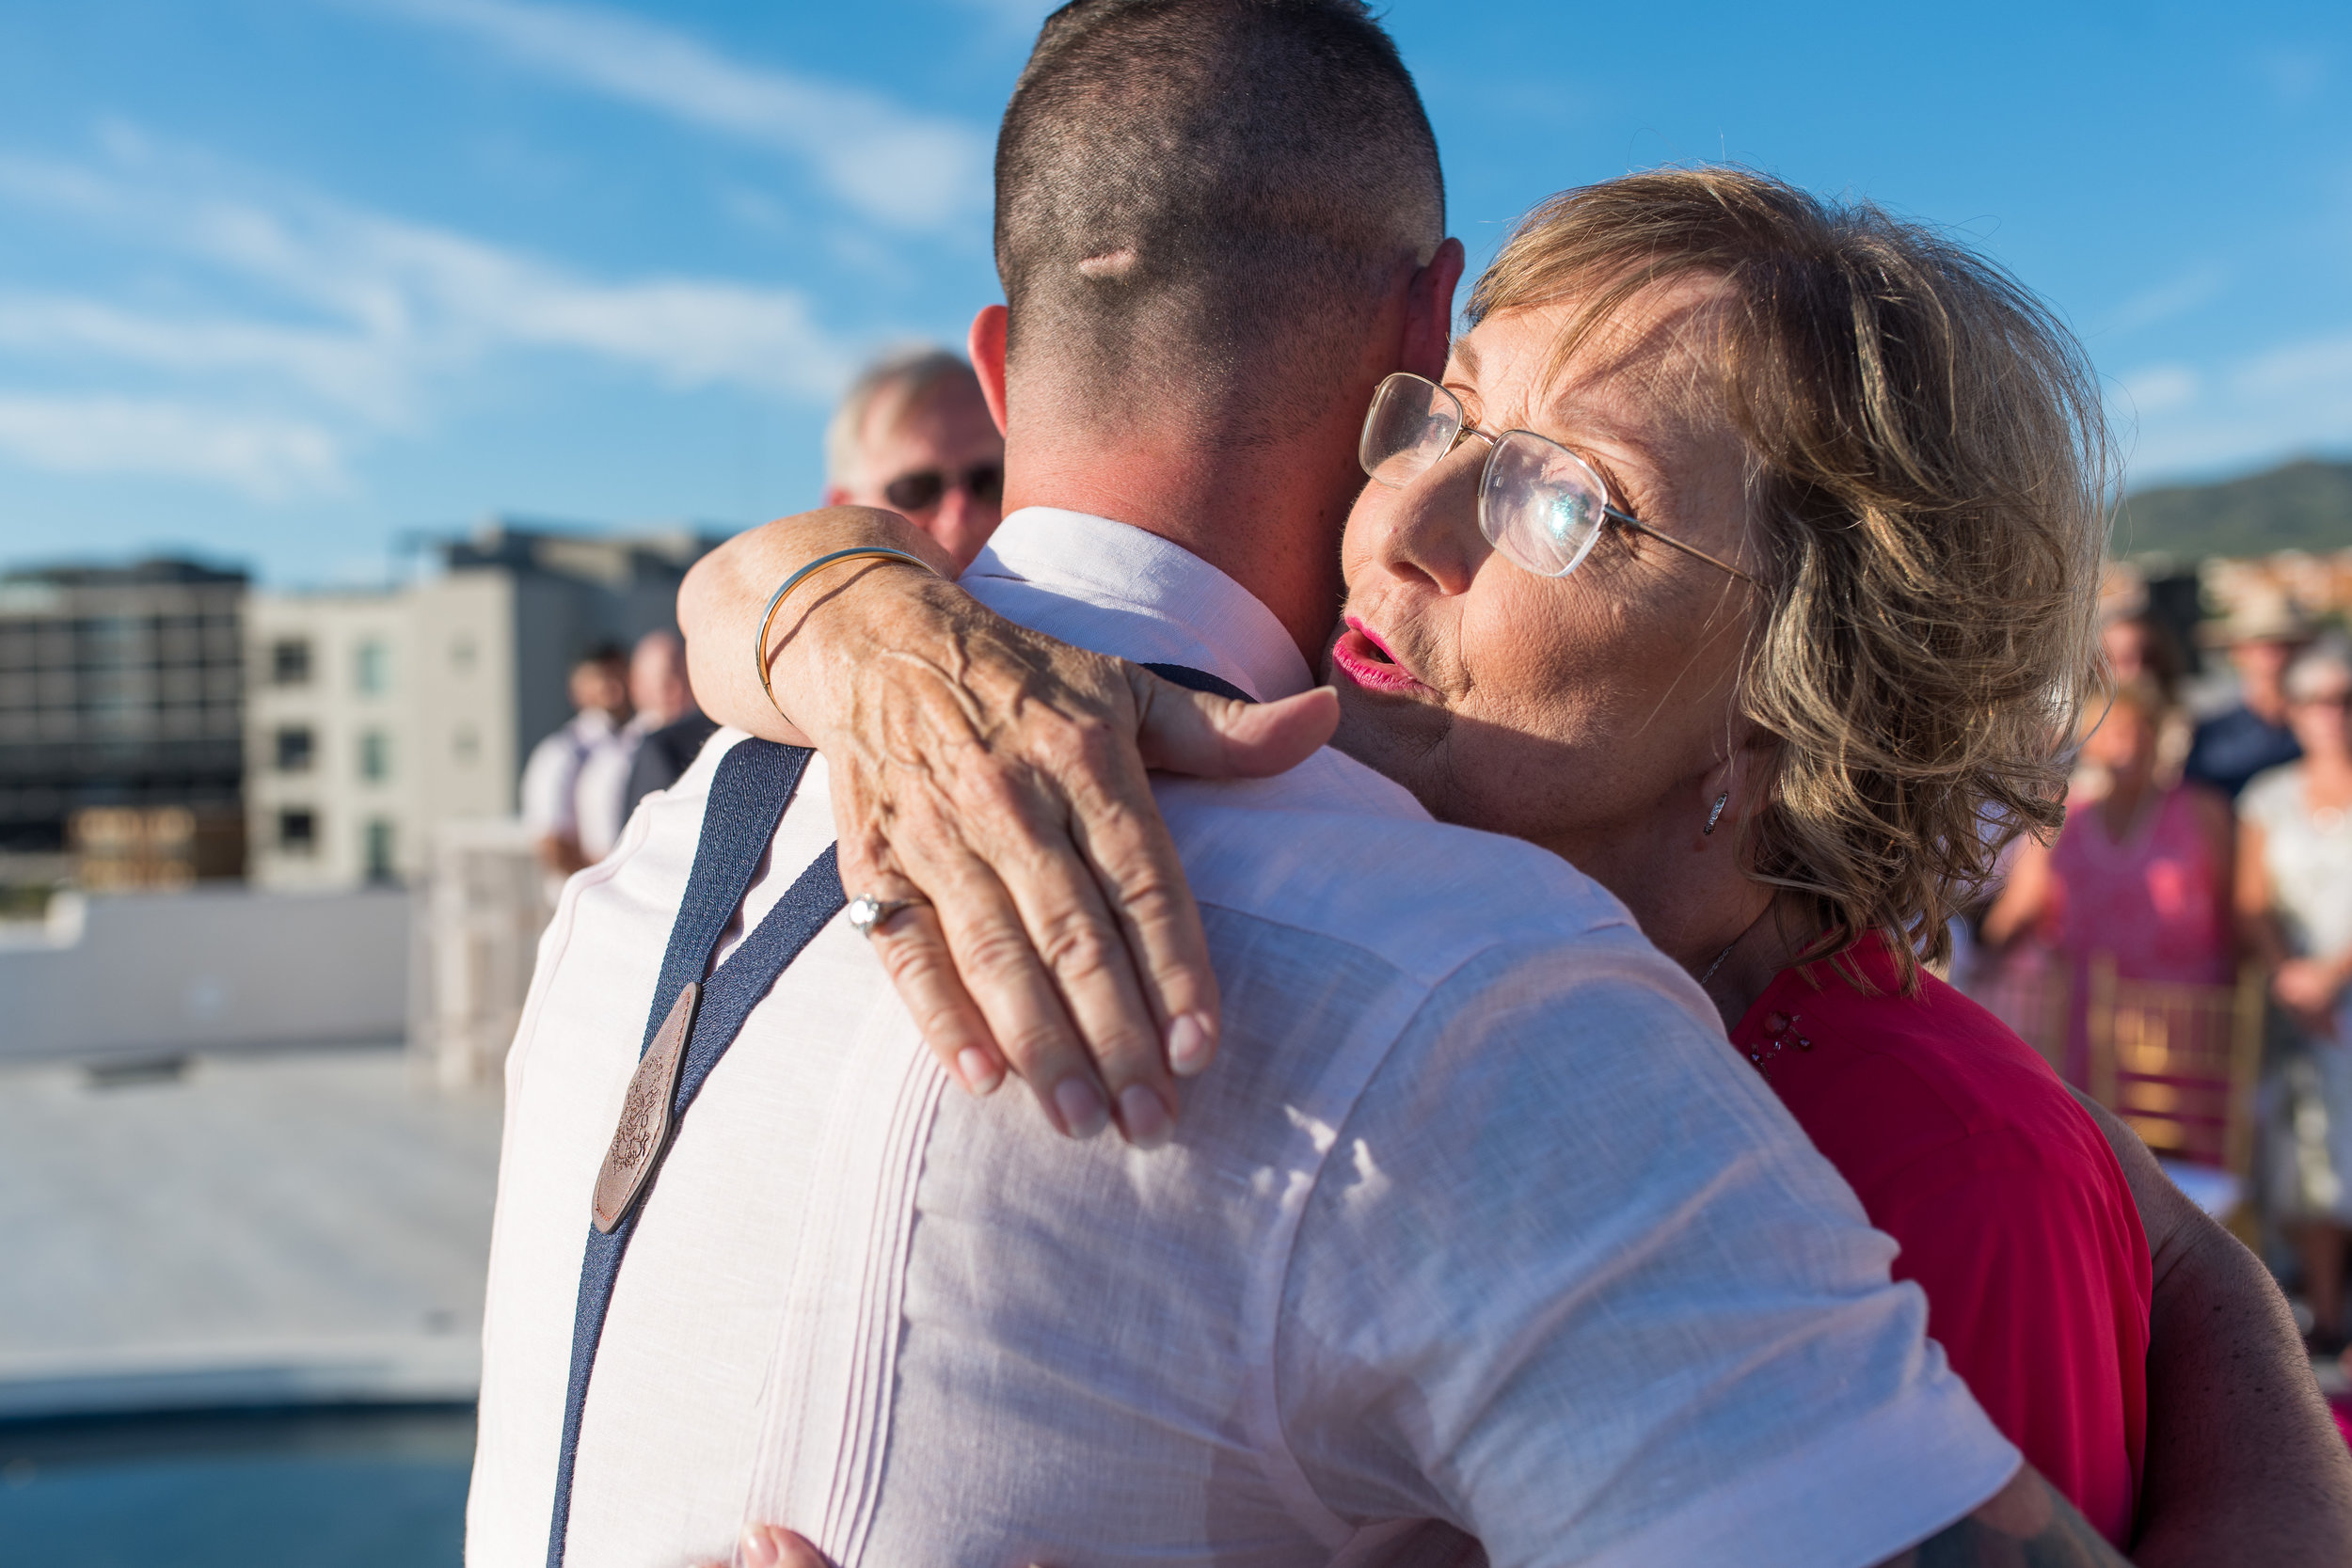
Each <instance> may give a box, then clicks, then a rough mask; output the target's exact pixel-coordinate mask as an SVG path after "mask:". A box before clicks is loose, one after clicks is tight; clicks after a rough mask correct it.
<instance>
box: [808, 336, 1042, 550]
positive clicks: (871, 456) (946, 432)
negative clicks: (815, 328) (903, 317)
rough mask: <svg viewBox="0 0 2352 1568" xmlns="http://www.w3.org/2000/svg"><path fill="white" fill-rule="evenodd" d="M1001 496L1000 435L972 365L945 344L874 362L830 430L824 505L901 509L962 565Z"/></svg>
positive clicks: (990, 526)
mask: <svg viewBox="0 0 2352 1568" xmlns="http://www.w3.org/2000/svg"><path fill="white" fill-rule="evenodd" d="M1004 499H1005V437H1004V435H1003V433H1002V432H1000V431H998V430H997V428H996V421H995V420H992V419H990V418H989V415H988V404H986V403H985V402H984V401H982V399H981V397H980V384H979V381H978V379H977V377H975V376H974V375H973V373H972V367H971V366H970V365H969V364H967V363H965V362H964V361H963V360H962V359H960V358H958V357H957V356H955V355H952V354H949V353H947V352H946V350H944V349H917V350H914V351H913V352H911V353H906V354H897V355H892V356H889V357H888V358H885V359H882V360H880V361H878V362H877V363H875V364H873V365H871V366H869V367H868V368H867V369H866V372H865V373H864V374H862V375H860V376H859V377H858V378H857V380H856V381H855V382H854V383H852V384H851V385H850V389H849V391H848V392H847V393H846V394H844V396H843V397H842V399H841V405H840V407H839V408H837V409H835V410H834V417H833V422H832V423H831V424H830V425H829V426H828V427H827V428H826V431H825V504H826V505H827V506H844V505H849V506H878V507H882V508H884V509H885V510H887V511H891V512H896V513H897V514H898V515H900V516H901V517H904V518H906V519H907V521H909V522H911V523H913V524H914V526H915V527H917V528H919V529H921V530H922V531H924V532H925V533H928V534H930V536H931V537H932V538H933V539H936V540H938V541H939V543H940V546H941V547H942V548H944V549H945V550H946V552H947V553H948V554H949V555H950V556H953V557H954V558H955V562H956V565H957V567H958V568H959V569H961V568H962V567H964V566H967V565H969V564H970V563H971V561H972V558H973V557H974V556H976V555H977V554H979V553H980V546H983V545H985V544H987V543H988V536H989V535H990V534H992V533H993V532H995V531H996V524H997V520H998V518H999V517H1000V516H1001V515H1002V513H1003V509H1004Z"/></svg>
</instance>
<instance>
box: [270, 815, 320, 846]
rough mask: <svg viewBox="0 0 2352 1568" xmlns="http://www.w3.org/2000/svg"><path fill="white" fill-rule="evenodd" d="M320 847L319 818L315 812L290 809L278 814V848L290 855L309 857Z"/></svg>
mask: <svg viewBox="0 0 2352 1568" xmlns="http://www.w3.org/2000/svg"><path fill="white" fill-rule="evenodd" d="M318 847H319V816H318V813H316V812H314V811H307V810H303V809H301V808H298V807H290V808H288V809H287V810H285V811H281V812H279V813H278V849H279V850H280V851H281V852H283V853H285V854H289V855H309V854H314V853H316V852H317V850H318Z"/></svg>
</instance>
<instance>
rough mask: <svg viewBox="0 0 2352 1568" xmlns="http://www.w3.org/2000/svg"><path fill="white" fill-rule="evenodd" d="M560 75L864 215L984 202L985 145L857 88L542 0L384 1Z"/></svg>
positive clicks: (903, 218) (961, 212) (907, 223)
mask: <svg viewBox="0 0 2352 1568" xmlns="http://www.w3.org/2000/svg"><path fill="white" fill-rule="evenodd" d="M374 8H375V9H378V10H381V11H383V12H385V13H387V14H389V15H393V16H398V17H401V18H404V19H405V20H408V21H411V22H416V23H421V24H429V25H433V26H437V27H442V28H446V29H449V30H452V31H454V32H458V33H462V34H464V35H465V36H467V37H468V38H470V39H473V40H478V41H480V42H483V43H486V44H489V45H490V46H491V47H493V48H495V49H497V50H499V51H500V52H501V54H503V55H506V56H507V57H508V58H509V59H511V60H513V61H515V62H516V63H517V64H520V65H523V66H526V67H528V68H530V69H532V70H534V71H540V72H542V73H543V74H546V75H548V76H550V77H553V78H555V79H557V80H560V81H564V82H567V83H569V84H571V85H572V86H574V87H580V88H583V89H585V90H588V91H591V92H596V93H601V94H604V95H605V96H607V97H610V98H614V99H618V100H620V101H622V102H624V103H633V104H636V105H638V106H639V107H641V108H645V109H650V110H653V111H654V112H656V113H658V114H662V115H666V116H668V117H670V118H671V119H676V120H680V121H683V122H684V123H686V124H689V125H692V126H696V127H698V128H700V129H702V130H705V131H710V132H715V133H717V134H719V135H724V136H728V137H731V138H733V139H735V140H738V141H741V142H745V143H748V144H750V145H752V146H755V147H759V148H762V149H764V150H768V151H771V152H774V153H777V154H779V155H781V156H783V157H785V158H787V159H789V160H790V161H792V162H794V163H796V164H799V165H802V166H804V167H806V168H808V169H810V170H811V171H812V172H814V173H815V174H816V175H817V177H818V180H819V181H820V182H822V183H823V184H824V185H825V187H826V188H827V189H829V190H830V191H831V192H832V193H833V194H834V196H835V197H837V198H840V199H841V200H842V201H844V202H846V203H848V204H849V206H850V207H851V208H852V209H854V210H855V211H857V212H858V213H860V214H863V215H864V216H866V217H868V218H871V219H874V220H876V221H879V222H882V223H884V224H888V225H890V226H891V227H893V228H897V229H902V230H925V229H940V228H946V227H949V226H952V225H954V224H956V223H958V222H960V221H961V220H964V219H966V218H968V217H969V216H970V215H971V214H974V213H976V212H979V211H983V210H985V208H986V205H987V202H988V199H989V183H988V158H989V141H988V137H987V135H986V134H985V133H983V132H982V131H980V130H978V129H977V128H976V127H974V126H971V125H969V124H966V123H964V122H963V121H961V120H955V119H944V118H941V117H938V116H933V115H925V114H921V113H918V112H916V111H914V110H912V109H909V108H907V107H905V106H904V105H901V104H898V103H892V102H891V101H889V100H888V99H886V98H883V97H882V96H881V95H880V94H877V93H873V92H869V91H867V90H866V89H864V88H862V87H845V86H842V85H841V84H838V83H834V82H827V81H822V80H819V79H817V78H815V77H809V76H802V75H797V74H794V73H792V72H789V71H778V70H775V69H773V68H771V67H763V66H753V65H746V64H743V63H741V62H739V61H736V60H732V59H729V58H727V57H726V56H725V55H722V54H720V53H719V52H718V51H716V50H714V49H712V48H711V47H710V46H709V45H707V44H706V43H704V42H702V41H701V40H698V39H695V38H693V37H691V35H689V34H686V33H683V32H679V31H677V30H676V29H675V28H670V27H664V26H660V25H659V24H654V23H651V22H646V21H644V20H643V19H641V18H638V17H634V16H628V15H625V14H623V13H621V12H618V11H612V10H605V9H600V8H592V7H586V6H554V5H546V4H539V3H534V0H376V4H375V6H374Z"/></svg>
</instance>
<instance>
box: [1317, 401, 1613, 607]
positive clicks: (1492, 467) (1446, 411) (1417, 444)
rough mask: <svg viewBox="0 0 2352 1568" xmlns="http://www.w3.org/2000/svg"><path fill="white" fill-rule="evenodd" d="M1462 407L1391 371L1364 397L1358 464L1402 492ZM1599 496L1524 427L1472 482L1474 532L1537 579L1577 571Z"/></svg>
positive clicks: (1451, 435) (1568, 461)
mask: <svg viewBox="0 0 2352 1568" xmlns="http://www.w3.org/2000/svg"><path fill="white" fill-rule="evenodd" d="M1462 425H1463V412H1462V404H1461V403H1460V401H1459V400H1458V399H1456V398H1455V397H1454V394H1453V393H1451V392H1449V391H1447V390H1446V389H1445V388H1442V387H1439V386H1438V385H1437V384H1436V383H1434V382H1430V381H1424V380H1422V378H1421V377H1420V376H1417V375H1411V374H1407V373H1406V372H1398V373H1396V374H1395V375H1391V376H1390V377H1389V378H1388V379H1387V380H1386V381H1384V382H1382V383H1381V384H1380V389H1379V390H1378V391H1377V392H1375V393H1374V394H1373V399H1372V409H1371V411H1370V412H1369V413H1368V414H1366V415H1365V417H1364V434H1363V439H1362V441H1361V443H1360V445H1359V451H1358V453H1357V455H1358V459H1359V461H1360V462H1361V463H1362V464H1363V467H1364V472H1365V473H1366V474H1368V475H1370V476H1371V477H1372V478H1373V479H1374V480H1375V481H1376V482H1378V483H1381V484H1384V485H1387V486H1388V487H1389V488H1391V489H1401V488H1402V487H1403V486H1405V485H1406V484H1407V483H1411V482H1412V481H1413V480H1415V479H1417V478H1419V477H1420V476H1421V475H1422V474H1424V473H1426V472H1428V471H1429V469H1430V468H1431V467H1433V466H1434V465H1435V464H1436V463H1437V462H1438V459H1440V458H1442V457H1443V456H1444V455H1445V454H1446V453H1447V451H1450V450H1452V448H1453V445H1454V440H1455V439H1456V437H1457V436H1459V435H1460V434H1461V430H1462ZM1607 505H1608V493H1607V492H1606V491H1605V490H1603V489H1602V488H1601V485H1600V482H1599V480H1598V479H1597V478H1596V477H1595V476H1594V474H1593V471H1592V469H1591V468H1590V467H1587V466H1586V465H1585V463H1584V461H1583V459H1581V458H1580V457H1578V456H1577V455H1576V454H1575V453H1574V452H1572V451H1568V450H1567V449H1566V448H1565V447H1563V446H1559V445H1557V444H1556V443H1554V442H1551V441H1548V440H1546V439H1544V438H1543V437H1542V436H1536V435H1533V434H1531V433H1530V432H1527V431H1523V430H1514V431H1508V432H1505V433H1504V434H1503V435H1502V436H1499V437H1496V438H1494V450H1493V451H1491V452H1490V453H1488V455H1487V458H1486V467H1485V470H1484V472H1483V473H1482V474H1481V476H1480V479H1479V483H1478V530H1479V531H1480V532H1481V533H1483V534H1485V535H1486V542H1487V543H1488V544H1490V545H1492V546H1495V548H1496V549H1498V550H1500V551H1502V554H1503V556H1504V557H1505V558H1506V559H1508V560H1509V561H1510V562H1512V563H1513V564H1515V565H1518V566H1521V567H1524V568H1525V569H1526V570H1528V571H1531V572H1534V573H1536V574H1538V575H1540V576H1543V577H1563V576H1565V575H1566V574H1567V573H1569V572H1572V571H1574V570H1575V569H1576V567H1577V564H1578V562H1581V561H1582V560H1583V559H1584V557H1585V555H1586V553H1587V552H1589V551H1590V550H1591V549H1592V547H1593V541H1594V540H1595V539H1597V537H1599V534H1600V524H1601V519H1602V517H1603V516H1604V515H1605V508H1606V507H1607Z"/></svg>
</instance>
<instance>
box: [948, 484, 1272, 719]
mask: <svg viewBox="0 0 2352 1568" xmlns="http://www.w3.org/2000/svg"><path fill="white" fill-rule="evenodd" d="M965 576H967V577H993V578H1014V579H1016V580H1020V581H1026V582H1031V583H1035V584H1036V585H1038V586H1039V587H1041V588H1045V589H1048V590H1053V591H1057V592H1060V593H1064V594H1069V595H1071V596H1072V597H1073V598H1080V599H1086V600H1089V601H1091V602H1093V603H1096V604H1104V605H1116V606H1117V607H1119V608H1120V609H1122V610H1129V611H1131V612H1133V613H1136V614H1139V615H1146V616H1150V617H1151V618H1152V619H1153V620H1156V621H1160V622H1163V623H1165V624H1167V625H1168V626H1172V627H1174V628H1176V629H1178V630H1180V631H1182V632H1184V633H1185V634H1187V635H1188V636H1189V638H1190V639H1191V640H1192V641H1195V642H1197V643H1198V644H1199V645H1200V665H1199V667H1200V668H1201V669H1203V670H1207V671H1209V672H1211V673H1216V674H1221V675H1224V676H1226V677H1227V678H1229V679H1231V680H1232V681H1233V683H1234V684H1235V685H1237V686H1239V687H1241V688H1242V689H1244V690H1246V691H1248V693H1249V694H1250V695H1251V696H1253V697H1256V698H1258V699H1260V700H1261V701H1265V702H1271V701H1273V700H1275V699H1276V698H1280V697H1288V696H1292V695H1294V694H1295V693H1297V692H1300V691H1304V690H1306V689H1309V688H1310V687H1311V686H1313V685H1314V672H1312V671H1311V670H1310V669H1308V668H1307V661H1306V660H1305V659H1304V658H1302V657H1299V653H1298V644H1297V643H1295V642H1294V641H1291V635H1290V633H1289V632H1287V631H1285V630H1283V629H1282V623H1281V622H1280V621H1279V620H1277V619H1275V616H1274V612H1273V611H1272V610H1268V609H1267V608H1266V607H1265V606H1264V605H1263V604H1261V603H1259V602H1258V599H1257V598H1256V596H1255V595H1253V594H1251V593H1250V592H1249V591H1248V589H1246V588H1244V587H1243V586H1242V585H1241V584H1240V583H1238V582H1235V581H1234V580H1233V579H1232V578H1229V577H1227V576H1226V575H1225V574H1224V573H1223V572H1220V571H1218V570H1217V569H1216V567H1214V566H1212V565H1210V564H1209V563H1208V562H1205V561H1203V560H1201V559H1200V557H1199V556H1197V555H1195V554H1193V553H1192V552H1191V551H1190V550H1187V549H1185V548H1184V546H1181V545H1172V544H1169V543H1168V541H1167V540H1165V539H1163V538H1161V537H1160V536H1159V535H1157V534H1155V533H1146V532H1145V531H1143V530H1141V529H1139V528H1136V527H1135V526H1134V525H1132V524H1129V523H1121V522H1116V521H1114V520H1113V519H1111V518H1109V517H1097V516H1094V515H1091V514H1089V513H1085V512H1066V511H1063V510H1062V509H1061V508H1059V507H1052V506H1025V507H1023V508H1022V509H1021V510H1020V511H1018V512H1015V513H1014V514H1012V515H1010V516H1009V517H1007V518H1006V519H1005V520H1004V521H1003V522H1002V523H1000V524H999V525H997V529H996V531H995V532H994V533H993V535H991V536H990V538H989V542H988V546H987V548H985V549H983V550H981V551H980V554H979V558H978V559H977V560H976V561H974V562H972V565H971V567H970V569H969V570H968V571H967V572H966V573H965Z"/></svg>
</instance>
